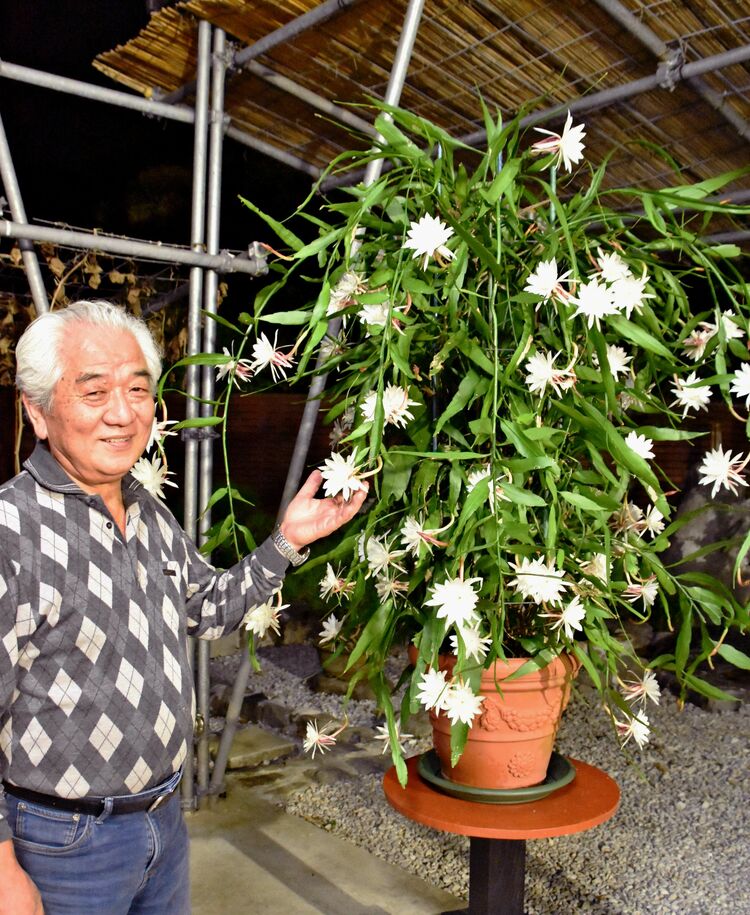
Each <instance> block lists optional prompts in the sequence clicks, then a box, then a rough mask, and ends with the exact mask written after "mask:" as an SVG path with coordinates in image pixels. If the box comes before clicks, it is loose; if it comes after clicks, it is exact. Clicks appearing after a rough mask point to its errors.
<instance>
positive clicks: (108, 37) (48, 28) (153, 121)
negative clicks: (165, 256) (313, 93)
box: [0, 0, 310, 249]
mask: <svg viewBox="0 0 750 915" xmlns="http://www.w3.org/2000/svg"><path fill="white" fill-rule="evenodd" d="M157 5H158V3H157ZM149 7H150V4H149V3H148V2H147V0H0V57H1V58H2V59H3V60H5V61H7V62H9V63H14V64H21V65H23V66H27V67H33V68H34V69H37V70H43V71H45V72H48V73H54V74H59V75H61V76H68V77H72V78H74V79H79V80H83V81H85V82H88V83H95V84H98V85H102V86H106V87H107V88H110V89H120V90H122V91H129V90H127V89H125V88H124V87H122V86H120V85H119V84H117V83H115V82H114V81H113V80H110V79H109V78H107V77H105V76H104V75H103V74H100V73H99V71H98V70H95V69H94V67H93V66H92V61H93V59H94V58H95V57H96V55H97V54H99V53H100V52H102V51H108V50H110V49H112V48H114V47H115V46H116V45H117V44H123V43H125V42H127V41H128V40H129V39H130V38H133V37H134V36H135V35H136V34H137V33H138V31H139V30H140V29H141V28H142V27H143V26H144V25H145V24H146V23H147V22H148V18H149ZM0 115H2V118H3V122H4V125H5V130H6V133H7V135H8V142H9V145H10V150H11V155H12V157H13V162H14V165H15V169H16V172H17V176H18V182H19V185H20V190H21V197H22V200H23V203H24V206H25V208H26V215H27V217H28V219H29V220H30V221H33V220H34V219H44V220H53V221H63V222H66V223H68V224H70V225H73V226H78V227H82V228H93V227H97V228H101V229H103V230H105V231H107V232H114V233H120V234H123V235H132V236H134V237H138V238H148V239H155V240H156V239H160V240H162V241H165V242H170V243H179V244H187V243H188V242H189V233H190V201H191V188H192V159H193V133H192V125H189V124H181V123H175V122H171V121H170V122H167V121H162V120H159V119H157V118H153V117H149V116H146V115H143V114H140V113H138V112H134V111H129V110H127V109H124V108H118V107H114V106H112V105H107V104H104V103H102V102H97V101H91V100H87V99H79V98H76V97H73V96H71V95H68V94H67V93H62V92H55V91H52V90H49V89H40V88H37V87H34V86H30V85H27V84H25V83H21V82H17V81H15V80H9V79H4V78H3V79H0ZM309 188H310V178H309V177H308V176H306V175H303V174H301V173H299V172H296V171H294V170H291V169H288V168H287V167H285V166H283V165H281V164H280V163H277V162H276V161H275V160H273V159H270V158H268V157H265V156H262V155H260V154H257V153H255V152H254V151H253V150H250V149H248V148H246V147H243V146H241V145H240V144H238V143H235V142H233V141H232V140H226V141H225V144H224V180H223V199H222V233H221V239H220V246H221V247H222V248H233V249H234V248H244V247H246V245H247V244H248V243H249V242H250V241H253V240H254V239H255V238H258V237H267V236H268V233H267V232H266V233H263V234H262V235H261V233H262V228H261V224H260V222H259V220H257V218H256V217H254V216H253V214H252V213H250V211H249V210H247V209H246V208H245V207H243V206H242V205H241V204H240V203H239V201H238V199H237V196H238V194H241V195H242V196H244V197H248V198H250V199H252V200H253V202H254V203H256V204H257V205H258V206H260V207H261V208H262V209H264V210H266V211H271V212H273V213H274V214H275V215H277V216H281V217H284V216H286V215H288V214H289V213H290V212H291V211H292V210H293V208H294V206H295V204H296V203H297V202H299V201H301V200H302V199H303V197H304V195H305V194H306V193H307V191H308V190H309Z"/></svg>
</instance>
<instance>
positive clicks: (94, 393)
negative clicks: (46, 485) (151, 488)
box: [25, 323, 154, 492]
mask: <svg viewBox="0 0 750 915" xmlns="http://www.w3.org/2000/svg"><path fill="white" fill-rule="evenodd" d="M60 358H61V361H62V368H63V374H62V377H61V378H60V381H59V382H58V383H57V386H56V387H55V391H54V398H53V401H52V408H51V409H50V411H49V412H48V413H47V412H45V411H43V410H41V409H40V408H39V407H37V406H34V405H32V404H28V403H26V404H25V405H26V409H27V412H28V413H29V415H30V417H31V420H32V423H33V426H34V431H35V432H36V434H37V437H38V438H41V439H45V438H46V439H48V440H49V447H50V451H51V452H52V454H53V456H54V457H55V458H56V459H57V460H58V461H59V463H60V464H61V465H62V467H63V469H64V470H65V472H66V473H67V474H68V476H70V477H71V478H72V479H73V480H75V482H76V483H78V484H79V485H80V486H81V488H82V489H84V490H85V491H86V492H97V491H99V490H100V489H102V488H106V487H107V486H108V485H111V484H113V483H118V482H119V481H120V480H121V479H122V477H123V476H124V475H125V474H126V473H127V472H128V470H130V468H131V467H132V466H133V464H134V463H135V462H136V461H137V460H138V458H139V457H140V456H141V454H142V453H143V449H144V448H145V447H146V444H147V442H148V439H149V436H150V433H151V425H152V423H153V418H154V400H153V396H152V394H151V389H150V380H149V375H148V369H147V366H146V360H145V359H144V357H143V353H142V352H141V348H140V346H139V345H138V343H137V342H136V340H135V337H133V335H132V334H130V333H128V332H127V331H123V330H111V329H107V328H102V327H95V326H93V325H90V324H80V323H75V324H73V325H72V327H70V328H69V330H68V331H67V335H66V337H65V339H64V342H63V344H62V346H61V351H60Z"/></svg>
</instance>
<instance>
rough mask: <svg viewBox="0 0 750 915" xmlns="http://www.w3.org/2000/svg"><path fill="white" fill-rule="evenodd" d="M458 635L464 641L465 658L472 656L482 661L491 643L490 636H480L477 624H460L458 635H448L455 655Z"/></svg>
mask: <svg viewBox="0 0 750 915" xmlns="http://www.w3.org/2000/svg"><path fill="white" fill-rule="evenodd" d="M459 635H460V637H461V639H462V641H463V643H464V651H465V652H466V657H467V658H474V660H475V661H477V662H480V661H483V660H484V659H485V658H486V657H487V652H488V651H489V650H490V646H491V645H492V638H491V637H490V636H482V635H480V633H479V626H478V625H476V626H461V627H459V629H458V635H452V636H451V637H450V643H451V648H452V649H453V653H454V654H455V655H457V654H458V646H459V641H458V639H459Z"/></svg>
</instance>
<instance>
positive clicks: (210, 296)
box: [196, 28, 227, 804]
mask: <svg viewBox="0 0 750 915" xmlns="http://www.w3.org/2000/svg"><path fill="white" fill-rule="evenodd" d="M226 67H227V59H226V34H225V32H224V31H223V30H222V29H218V28H217V29H215V30H214V41H213V59H212V63H211V126H210V128H209V142H208V208H207V218H206V250H207V251H208V253H209V254H216V252H217V251H218V250H219V224H220V216H221V172H222V144H223V140H224V79H225V74H226ZM218 289H219V276H218V274H217V273H216V271H215V270H207V271H206V274H205V277H204V290H203V298H204V309H205V311H206V312H209V313H210V314H216V312H217V295H218ZM215 349H216V322H215V321H212V320H211V319H210V318H209V319H207V320H206V321H205V326H204V328H203V351H204V352H206V353H212V352H214V351H215ZM202 376H203V377H202V379H201V398H202V400H203V404H202V406H201V413H202V415H203V416H210V415H211V412H212V408H211V402H212V401H213V399H214V387H215V378H216V376H215V373H214V368H213V366H209V365H206V366H203V370H202ZM213 450H214V442H213V438H204V439H203V440H202V441H201V443H200V471H199V474H200V477H199V479H200V483H199V492H198V504H199V506H200V508H201V510H202V513H201V517H200V533H199V542H200V543H201V544H203V543H205V541H206V539H207V537H208V531H209V529H210V527H211V511H210V509H207V508H206V506H207V505H208V503H209V500H210V498H211V493H212V491H213V466H214V461H213V457H214V455H213ZM210 659H211V644H210V642H207V641H206V640H205V639H199V640H198V664H197V678H196V700H197V708H198V715H199V717H200V719H201V720H202V721H203V722H204V723H205V724H206V725H207V724H208V719H209V704H210V665H209V661H210ZM208 736H209V735H208V727H204V728H203V729H202V731H200V732H199V734H198V748H197V763H198V777H197V790H198V803H199V804H200V800H201V798H202V797H203V796H205V795H206V794H207V792H208V779H209V754H208Z"/></svg>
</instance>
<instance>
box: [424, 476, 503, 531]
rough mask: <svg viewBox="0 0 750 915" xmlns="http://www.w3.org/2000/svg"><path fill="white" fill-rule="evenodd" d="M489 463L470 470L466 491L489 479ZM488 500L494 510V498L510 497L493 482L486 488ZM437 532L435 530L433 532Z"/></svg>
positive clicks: (498, 484)
mask: <svg viewBox="0 0 750 915" xmlns="http://www.w3.org/2000/svg"><path fill="white" fill-rule="evenodd" d="M490 475H491V474H490V465H489V463H487V464H484V465H483V466H482V467H478V468H477V469H476V470H472V471H471V472H470V473H469V474H468V475H467V477H466V491H467V492H471V491H472V490H473V489H474V487H475V486H476V485H477V483H479V482H480V481H481V480H489V478H490ZM507 476H508V481H509V482H512V480H513V474H512V473H511V472H510V471H507ZM487 498H488V501H489V503H490V508H491V509H493V510H494V508H495V499H496V498H498V499H502V501H503V502H510V501H511V499H510V497H509V496H506V495H505V493H504V492H503V487H502V486H501V484H500V483H495V485H494V487H493V486H492V485H490V487H489V489H488V496H487ZM435 533H437V531H436V532H435ZM438 545H439V546H444V545H445V546H447V544H440V543H439V542H438Z"/></svg>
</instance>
